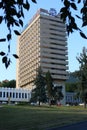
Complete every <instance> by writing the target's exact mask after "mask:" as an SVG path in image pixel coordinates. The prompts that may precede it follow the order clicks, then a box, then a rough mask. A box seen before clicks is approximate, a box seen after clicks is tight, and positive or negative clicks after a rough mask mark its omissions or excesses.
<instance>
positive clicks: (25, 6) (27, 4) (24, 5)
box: [23, 2, 30, 10]
mask: <svg viewBox="0 0 87 130" xmlns="http://www.w3.org/2000/svg"><path fill="white" fill-rule="evenodd" d="M23 7H24V8H25V9H27V10H29V8H30V4H29V3H28V2H26V4H23Z"/></svg>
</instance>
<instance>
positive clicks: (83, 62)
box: [77, 47, 87, 107]
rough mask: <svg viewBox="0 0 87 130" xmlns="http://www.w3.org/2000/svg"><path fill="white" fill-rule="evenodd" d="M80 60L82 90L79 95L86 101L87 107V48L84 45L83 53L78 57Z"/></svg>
mask: <svg viewBox="0 0 87 130" xmlns="http://www.w3.org/2000/svg"><path fill="white" fill-rule="evenodd" d="M77 60H78V62H79V63H80V77H79V79H80V81H81V86H80V91H79V95H80V96H81V98H82V100H83V101H84V107H86V103H87V49H86V48H85V47H83V50H82V53H80V56H79V57H77Z"/></svg>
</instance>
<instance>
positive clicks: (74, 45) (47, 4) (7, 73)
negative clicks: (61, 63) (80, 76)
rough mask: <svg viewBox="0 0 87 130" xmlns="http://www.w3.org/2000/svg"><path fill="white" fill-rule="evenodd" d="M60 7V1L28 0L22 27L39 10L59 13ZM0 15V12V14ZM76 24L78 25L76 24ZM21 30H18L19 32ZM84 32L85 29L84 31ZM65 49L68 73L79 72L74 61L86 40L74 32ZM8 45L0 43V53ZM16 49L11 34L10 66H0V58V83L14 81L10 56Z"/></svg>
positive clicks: (77, 64) (0, 60)
mask: <svg viewBox="0 0 87 130" xmlns="http://www.w3.org/2000/svg"><path fill="white" fill-rule="evenodd" d="M61 7H62V3H61V0H55V1H54V0H37V4H34V3H32V2H31V0H30V10H29V11H28V12H27V11H25V18H24V20H23V21H24V26H25V25H26V24H27V23H28V22H29V20H30V19H31V18H32V16H33V15H34V14H35V13H36V11H37V10H38V9H39V8H44V9H47V10H50V8H54V9H56V11H57V12H59V10H60V8H61ZM0 14H1V12H0ZM78 24H80V23H79V22H78ZM0 29H1V32H0V37H4V36H5V35H6V34H7V28H6V25H5V24H4V23H3V24H2V25H0ZM22 29H23V28H19V30H20V31H21V30H22ZM84 31H85V32H86V29H84ZM67 43H68V45H67V47H68V67H69V70H68V71H69V72H74V71H75V70H79V63H78V61H77V59H76V56H79V54H80V53H81V52H82V48H83V47H87V40H85V39H83V38H82V37H80V35H79V33H78V32H74V33H73V34H71V35H69V37H68V38H67ZM7 46H8V43H7V42H5V43H0V51H5V52H7ZM16 49H17V36H15V35H14V34H13V36H12V40H11V55H10V56H11V61H12V63H11V65H10V66H9V67H8V69H6V68H5V66H4V64H2V58H1V57H0V81H3V80H5V79H8V80H12V79H16V61H17V60H16V59H15V58H14V57H13V56H12V54H15V53H16Z"/></svg>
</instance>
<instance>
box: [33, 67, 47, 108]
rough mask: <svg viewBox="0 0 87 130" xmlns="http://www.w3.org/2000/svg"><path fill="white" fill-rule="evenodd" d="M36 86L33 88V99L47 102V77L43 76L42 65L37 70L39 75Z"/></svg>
mask: <svg viewBox="0 0 87 130" xmlns="http://www.w3.org/2000/svg"><path fill="white" fill-rule="evenodd" d="M34 85H35V88H34V89H33V90H32V97H31V101H34V102H37V101H38V102H39V105H40V102H46V91H45V85H46V84H45V79H44V77H43V73H42V69H41V67H39V68H38V70H37V76H36V78H35V80H34Z"/></svg>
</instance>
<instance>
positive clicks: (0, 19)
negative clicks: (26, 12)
mask: <svg viewBox="0 0 87 130" xmlns="http://www.w3.org/2000/svg"><path fill="white" fill-rule="evenodd" d="M2 20H3V16H0V24H1V22H2Z"/></svg>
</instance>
